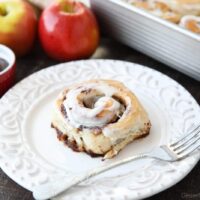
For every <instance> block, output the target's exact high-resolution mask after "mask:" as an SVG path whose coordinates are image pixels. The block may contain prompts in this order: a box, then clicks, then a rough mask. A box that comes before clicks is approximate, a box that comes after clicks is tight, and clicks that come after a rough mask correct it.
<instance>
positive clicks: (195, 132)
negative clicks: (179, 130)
mask: <svg viewBox="0 0 200 200" xmlns="http://www.w3.org/2000/svg"><path fill="white" fill-rule="evenodd" d="M198 147H200V124H199V125H198V126H196V127H195V128H193V129H192V130H191V131H189V133H188V134H187V135H186V136H183V137H181V138H180V139H179V140H177V141H176V142H174V143H172V144H169V145H162V146H160V147H156V148H155V149H153V150H152V151H151V152H148V153H144V154H138V155H135V156H131V157H128V158H125V159H123V160H120V161H117V162H114V163H111V164H108V165H105V166H101V167H99V168H96V169H94V170H91V171H89V172H86V173H83V174H81V175H78V176H74V177H73V178H72V179H69V178H66V179H67V180H65V179H64V178H63V179H62V181H60V180H59V181H57V182H54V183H47V184H43V185H40V186H37V187H35V188H34V190H33V196H34V198H35V199H39V200H43V199H49V198H52V197H55V196H57V195H59V194H61V193H62V192H64V191H66V190H67V189H69V188H71V187H72V186H75V185H77V184H79V183H81V182H83V181H85V180H87V179H89V178H91V177H93V176H95V175H98V174H100V173H103V172H105V171H107V170H110V169H113V168H115V167H117V166H119V165H123V164H126V163H129V162H132V161H133V160H136V159H141V158H154V159H159V160H162V161H167V162H174V161H179V160H182V159H184V158H186V157H187V156H188V155H190V154H191V153H192V152H194V151H195V150H196V149H198Z"/></svg>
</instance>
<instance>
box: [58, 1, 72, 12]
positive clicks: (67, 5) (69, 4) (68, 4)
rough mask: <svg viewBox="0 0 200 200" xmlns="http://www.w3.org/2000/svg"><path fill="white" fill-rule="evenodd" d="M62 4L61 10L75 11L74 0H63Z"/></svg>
mask: <svg viewBox="0 0 200 200" xmlns="http://www.w3.org/2000/svg"><path fill="white" fill-rule="evenodd" d="M60 6H61V10H62V11H63V12H66V13H74V12H75V10H74V4H73V2H70V1H68V0H66V1H63V0H61V1H60Z"/></svg>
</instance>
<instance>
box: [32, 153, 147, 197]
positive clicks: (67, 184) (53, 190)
mask: <svg viewBox="0 0 200 200" xmlns="http://www.w3.org/2000/svg"><path fill="white" fill-rule="evenodd" d="M145 157H147V155H146V154H140V155H136V156H132V157H128V158H125V159H123V160H120V161H117V162H114V163H111V164H108V165H105V166H101V167H99V168H96V169H94V170H91V171H89V172H86V173H83V174H81V175H80V176H73V177H72V178H71V179H69V178H68V177H66V178H67V181H65V180H66V179H64V178H63V179H62V180H59V181H56V182H53V183H52V182H50V183H46V184H42V185H39V186H37V187H35V188H34V189H33V196H34V198H35V199H38V200H45V199H50V198H53V197H55V196H57V195H59V194H60V193H62V192H64V191H66V190H68V189H69V188H71V187H73V186H75V185H77V184H79V183H81V182H83V181H85V180H87V179H89V178H91V177H93V176H96V175H98V174H101V173H103V172H105V171H107V170H110V169H113V168H115V167H117V166H120V165H123V164H126V163H129V162H131V161H133V160H137V159H141V158H145Z"/></svg>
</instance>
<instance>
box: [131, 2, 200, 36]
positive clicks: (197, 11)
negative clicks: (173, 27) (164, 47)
mask: <svg viewBox="0 0 200 200" xmlns="http://www.w3.org/2000/svg"><path fill="white" fill-rule="evenodd" d="M128 2H129V3H131V4H132V5H134V6H136V7H138V8H141V9H143V10H146V11H148V12H150V13H152V14H153V15H156V16H158V17H160V18H163V19H165V20H168V21H170V22H172V23H175V24H178V25H180V26H181V27H183V28H185V29H187V30H189V31H192V32H194V33H196V34H200V0H129V1H128Z"/></svg>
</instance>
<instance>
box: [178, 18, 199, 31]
mask: <svg viewBox="0 0 200 200" xmlns="http://www.w3.org/2000/svg"><path fill="white" fill-rule="evenodd" d="M179 25H180V26H181V27H183V28H186V29H188V30H190V31H192V32H194V33H198V34H200V17H197V16H193V15H186V16H184V17H182V19H181V21H180V24H179Z"/></svg>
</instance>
